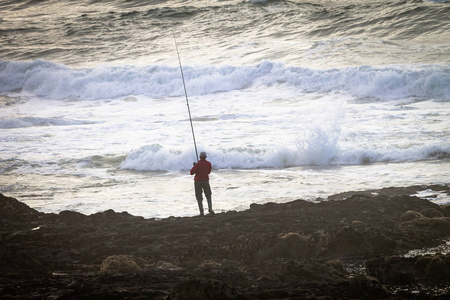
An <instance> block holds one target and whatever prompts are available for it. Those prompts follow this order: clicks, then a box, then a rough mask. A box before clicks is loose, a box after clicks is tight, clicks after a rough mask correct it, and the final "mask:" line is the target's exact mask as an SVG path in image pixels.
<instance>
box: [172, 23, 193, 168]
mask: <svg viewBox="0 0 450 300" xmlns="http://www.w3.org/2000/svg"><path fill="white" fill-rule="evenodd" d="M172 34H173V40H174V41H175V48H176V49H177V55H178V62H179V63H180V71H181V79H183V87H184V95H185V96H186V104H187V109H188V113H189V120H190V121H191V130H192V138H193V139H194V147H195V157H196V158H197V162H198V152H197V143H196V142H195V134H194V125H192V117H191V109H190V108H189V100H188V95H187V91H186V83H185V82H184V74H183V67H182V66H181V59H180V52H178V45H177V39H176V38H175V32H174V31H173V30H172Z"/></svg>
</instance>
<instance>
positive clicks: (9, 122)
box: [0, 117, 93, 129]
mask: <svg viewBox="0 0 450 300" xmlns="http://www.w3.org/2000/svg"><path fill="white" fill-rule="evenodd" d="M86 124H93V122H88V121H80V120H67V119H61V118H39V117H17V118H0V128H3V129H11V128H23V127H32V126H70V125H86Z"/></svg>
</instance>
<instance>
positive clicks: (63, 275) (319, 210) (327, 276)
mask: <svg viewBox="0 0 450 300" xmlns="http://www.w3.org/2000/svg"><path fill="white" fill-rule="evenodd" d="M419 190H430V191H435V192H436V193H437V192H441V193H446V194H450V186H449V185H426V186H411V187H401V188H395V187H391V188H384V189H380V190H377V191H374V190H371V191H365V192H346V193H341V194H337V195H334V196H332V197H329V198H328V200H327V201H320V199H317V200H318V201H316V202H307V201H304V200H295V201H292V202H288V203H279V204H276V203H271V202H270V203H266V204H252V205H250V208H249V209H247V210H245V211H239V212H236V211H229V212H225V213H219V214H216V215H206V216H205V217H199V216H198V217H169V218H165V219H161V220H157V219H145V218H143V217H137V216H132V215H130V214H128V213H126V212H122V213H117V212H114V211H112V210H107V211H104V212H100V213H96V214H92V215H83V214H81V213H77V212H72V211H63V212H60V213H59V214H47V213H41V212H38V211H36V210H34V209H32V208H30V207H28V206H27V205H25V204H24V203H22V202H19V201H18V200H16V199H14V198H9V197H6V196H3V195H1V194H0V202H1V204H2V205H0V217H1V218H0V219H1V221H0V222H1V223H0V234H1V235H0V237H1V243H0V245H1V246H0V254H1V256H0V266H1V267H0V268H1V269H0V274H2V275H0V297H1V298H5V299H8V298H14V299H28V298H52V299H68V298H70V299H86V298H89V297H104V298H128V299H137V298H142V297H144V298H145V297H147V298H152V299H293V298H311V299H316V298H320V299H331V298H334V297H339V298H343V299H347V298H359V299H403V298H408V297H414V298H415V299H426V298H429V297H441V298H444V297H450V288H449V287H447V282H448V280H450V253H449V252H450V251H449V249H450V243H449V242H448V241H449V239H450V205H437V204H434V203H431V202H430V201H428V200H424V199H420V198H418V197H415V196H411V194H416V192H417V191H419ZM344 199H345V200H344ZM438 246H441V247H440V248H436V250H435V251H437V252H435V253H433V254H424V255H421V254H419V255H416V256H415V255H409V256H405V254H407V253H413V254H414V252H411V251H414V250H416V251H417V250H418V249H429V248H433V247H438Z"/></svg>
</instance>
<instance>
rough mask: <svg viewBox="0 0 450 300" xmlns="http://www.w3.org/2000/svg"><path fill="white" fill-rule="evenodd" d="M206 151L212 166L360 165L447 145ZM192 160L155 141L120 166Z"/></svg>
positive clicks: (181, 164)
mask: <svg viewBox="0 0 450 300" xmlns="http://www.w3.org/2000/svg"><path fill="white" fill-rule="evenodd" d="M206 152H207V153H208V159H209V160H210V161H211V162H212V163H213V167H214V168H215V169H230V168H232V169H234V168H236V169H257V168H286V167H296V166H317V165H319V166H324V165H361V164H370V163H388V162H394V163H396V162H411V161H422V160H431V159H444V158H450V146H442V145H428V146H415V147H411V148H408V149H396V148H392V149H386V150H367V149H351V150H350V149H347V150H344V149H339V148H338V147H333V146H332V147H330V145H326V144H323V145H322V146H321V147H320V146H319V147H294V148H288V147H283V148H278V149H276V150H268V149H253V148H245V147H243V148H230V149H224V148H222V149H218V150H208V149H206ZM193 160H195V153H194V152H193V151H191V150H185V149H167V148H164V147H163V146H161V145H159V144H154V145H149V146H144V147H141V148H139V149H137V150H133V151H131V152H130V153H129V154H128V156H127V157H126V159H125V160H124V161H123V162H122V163H121V164H120V168H122V169H130V170H136V171H177V170H188V169H190V168H191V166H192V161H193Z"/></svg>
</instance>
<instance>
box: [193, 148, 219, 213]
mask: <svg viewBox="0 0 450 300" xmlns="http://www.w3.org/2000/svg"><path fill="white" fill-rule="evenodd" d="M211 169H212V166H211V163H210V162H209V161H207V160H206V152H200V160H199V162H198V163H195V162H194V166H193V167H192V169H191V175H194V174H195V176H194V184H195V198H197V202H198V208H199V209H200V215H201V216H203V215H204V213H203V197H202V194H203V192H205V196H206V200H207V201H208V211H209V213H210V214H214V212H213V210H212V202H211V194H212V193H211V187H210V186H209V174H210V173H211Z"/></svg>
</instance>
